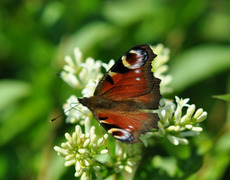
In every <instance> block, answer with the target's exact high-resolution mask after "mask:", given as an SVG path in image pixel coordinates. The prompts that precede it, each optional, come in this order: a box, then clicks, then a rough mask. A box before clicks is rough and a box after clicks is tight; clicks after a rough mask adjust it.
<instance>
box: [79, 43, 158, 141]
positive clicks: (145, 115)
mask: <svg viewBox="0 0 230 180" xmlns="http://www.w3.org/2000/svg"><path fill="white" fill-rule="evenodd" d="M156 56H157V55H156V54H154V52H153V50H152V48H151V46H150V45H146V44H144V45H138V46H135V47H133V48H131V49H130V50H129V51H127V52H126V53H125V54H124V55H123V56H122V57H121V58H120V59H119V60H118V61H117V62H116V63H115V64H114V65H113V66H112V67H111V68H110V69H109V70H108V72H107V73H106V74H105V75H104V77H103V78H102V79H101V80H100V81H99V83H98V85H97V87H96V89H95V92H94V94H93V96H92V97H89V98H87V97H83V98H78V101H79V102H80V103H81V104H82V105H84V106H86V107H88V108H89V109H90V110H91V112H92V114H93V116H94V117H95V118H96V119H97V120H98V122H99V123H100V124H101V125H102V126H103V127H104V129H105V130H106V131H108V133H109V134H111V135H112V136H113V137H114V138H115V139H118V140H120V141H123V142H126V143H136V142H139V137H140V135H141V134H145V133H147V132H148V131H150V130H151V129H153V128H156V129H157V128H158V127H157V122H158V120H159V117H158V115H157V113H153V112H152V111H151V110H154V109H158V106H159V101H160V99H161V94H160V87H159V85H160V82H161V80H160V79H158V78H156V77H154V76H153V72H152V71H151V69H152V66H151V64H152V61H153V59H154V58H155V57H156Z"/></svg>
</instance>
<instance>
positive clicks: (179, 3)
mask: <svg viewBox="0 0 230 180" xmlns="http://www.w3.org/2000/svg"><path fill="white" fill-rule="evenodd" d="M143 43H149V44H152V45H155V44H158V43H163V44H164V45H165V46H166V47H168V48H169V49H170V50H171V60H170V63H169V67H170V72H169V73H170V74H171V75H172V76H173V81H172V84H171V86H172V87H173V88H174V90H175V91H174V92H173V93H172V94H168V95H167V97H171V98H173V97H174V95H178V96H180V97H183V98H186V97H189V98H190V103H194V104H196V105H197V108H199V107H202V108H204V110H206V111H207V112H208V119H207V120H206V121H205V122H204V123H203V128H204V131H203V132H202V134H201V135H200V139H199V140H197V139H193V140H192V141H191V144H190V145H187V146H185V145H180V146H177V147H175V146H173V145H171V144H170V143H168V142H161V143H159V146H155V148H154V149H146V152H144V158H143V162H142V165H141V167H140V168H139V169H138V170H137V173H136V179H178V178H179V177H181V178H182V177H183V178H187V179H190V180H195V179H202V180H203V179H227V178H228V177H229V175H230V165H229V164H230V141H229V139H230V131H229V129H230V107H229V96H228V95H226V96H224V97H222V99H225V100H227V101H223V100H219V99H216V98H214V97H213V95H220V94H229V93H230V74H229V73H230V1H228V0H219V1H215V0H202V1H200V0H188V1H184V0H142V1H138V0H105V1H102V0H63V1H55V0H50V1H41V0H33V1H30V0H25V1H21V0H1V2H0V63H1V65H0V77H1V80H0V179H54V180H55V179H64V178H65V179H73V178H74V177H73V174H74V168H73V167H72V168H65V167H64V166H63V160H62V159H61V158H60V157H58V156H57V154H56V153H55V152H54V150H53V146H54V145H57V144H60V142H61V141H63V134H64V132H66V131H71V130H72V129H73V128H74V127H73V125H66V124H65V122H64V118H63V119H59V120H57V121H56V122H55V123H50V122H49V120H50V119H52V118H54V117H56V116H57V115H58V114H59V113H61V112H62V109H61V107H62V104H63V103H64V102H65V100H66V99H67V98H68V97H69V96H70V94H73V93H75V94H77V95H79V93H76V92H75V91H74V90H72V89H71V88H69V87H68V86H66V84H65V83H64V82H62V80H60V79H59V78H58V77H57V76H56V75H55V72H60V71H61V69H62V65H63V64H64V56H65V55H72V52H73V48H74V47H76V46H77V47H79V48H80V49H81V50H82V51H83V54H84V56H85V57H88V56H91V57H94V58H95V59H101V60H104V61H105V62H108V61H109V60H110V59H112V58H114V59H118V58H119V57H120V56H121V55H122V54H123V53H124V52H125V51H126V50H128V49H129V48H131V47H132V46H134V45H137V44H143ZM217 97H219V96H217ZM154 155H155V158H154V159H153V160H151V159H150V157H153V156H154Z"/></svg>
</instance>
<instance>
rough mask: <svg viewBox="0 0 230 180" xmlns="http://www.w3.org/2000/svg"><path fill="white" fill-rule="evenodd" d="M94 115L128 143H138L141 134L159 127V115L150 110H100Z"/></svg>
mask: <svg viewBox="0 0 230 180" xmlns="http://www.w3.org/2000/svg"><path fill="white" fill-rule="evenodd" d="M94 117H95V118H96V119H97V120H98V121H99V123H100V124H101V125H102V126H103V127H104V128H105V129H106V130H107V131H108V133H110V134H111V135H112V136H113V137H114V138H116V139H118V140H120V141H124V142H126V143H136V142H138V141H139V136H140V135H141V134H145V133H146V132H148V131H150V130H151V129H152V128H157V122H158V120H159V118H158V115H157V114H155V113H148V112H137V111H136V112H126V113H124V112H120V113H117V112H115V111H113V110H100V111H96V112H94Z"/></svg>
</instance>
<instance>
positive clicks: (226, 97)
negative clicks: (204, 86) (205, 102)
mask: <svg viewBox="0 0 230 180" xmlns="http://www.w3.org/2000/svg"><path fill="white" fill-rule="evenodd" d="M213 97H214V98H217V99H220V100H224V101H229V102H230V94H224V95H215V96H213Z"/></svg>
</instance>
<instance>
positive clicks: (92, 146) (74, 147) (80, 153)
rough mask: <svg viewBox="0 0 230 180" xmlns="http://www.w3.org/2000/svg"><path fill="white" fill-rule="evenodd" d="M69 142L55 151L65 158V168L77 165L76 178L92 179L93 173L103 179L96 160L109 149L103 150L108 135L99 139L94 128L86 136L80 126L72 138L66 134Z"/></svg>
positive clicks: (56, 147)
mask: <svg viewBox="0 0 230 180" xmlns="http://www.w3.org/2000/svg"><path fill="white" fill-rule="evenodd" d="M65 138H66V139H67V142H65V143H62V144H61V147H58V146H55V147H54V150H55V151H57V152H58V155H60V156H62V157H64V158H65V166H70V165H73V164H74V165H75V170H76V173H75V176H76V177H79V176H81V179H92V176H93V175H92V174H91V173H92V172H94V175H95V176H96V177H97V178H98V179H101V175H100V173H99V172H100V170H101V167H100V164H99V162H97V160H96V156H97V155H100V154H106V153H107V152H108V150H107V149H102V146H103V145H104V143H105V141H106V139H107V138H108V135H107V134H105V135H104V136H103V137H101V138H99V139H98V137H97V135H96V134H95V127H94V126H92V127H91V128H90V130H89V132H88V133H86V134H84V133H83V132H82V129H81V127H80V126H79V125H77V126H76V127H75V132H73V134H72V136H71V135H70V134H69V133H65Z"/></svg>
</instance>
